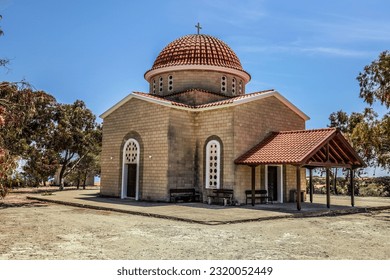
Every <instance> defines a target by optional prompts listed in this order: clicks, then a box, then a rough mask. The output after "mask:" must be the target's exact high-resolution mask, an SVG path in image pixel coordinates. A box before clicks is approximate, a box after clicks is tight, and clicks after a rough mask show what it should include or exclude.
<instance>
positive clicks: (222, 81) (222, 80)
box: [221, 76, 227, 93]
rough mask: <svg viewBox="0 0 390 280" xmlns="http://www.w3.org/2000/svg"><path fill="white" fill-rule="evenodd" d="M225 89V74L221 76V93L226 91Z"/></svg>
mask: <svg viewBox="0 0 390 280" xmlns="http://www.w3.org/2000/svg"><path fill="white" fill-rule="evenodd" d="M226 91H227V78H226V76H222V77H221V93H226Z"/></svg>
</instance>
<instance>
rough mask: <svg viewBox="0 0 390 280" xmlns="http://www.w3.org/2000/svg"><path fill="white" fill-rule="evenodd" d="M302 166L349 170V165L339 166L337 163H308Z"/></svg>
mask: <svg viewBox="0 0 390 280" xmlns="http://www.w3.org/2000/svg"><path fill="white" fill-rule="evenodd" d="M304 166H308V167H309V166H312V167H338V168H341V167H343V168H351V166H352V165H351V164H339V163H332V162H309V163H307V164H304Z"/></svg>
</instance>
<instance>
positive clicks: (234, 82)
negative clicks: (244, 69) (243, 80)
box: [232, 78, 236, 94]
mask: <svg viewBox="0 0 390 280" xmlns="http://www.w3.org/2000/svg"><path fill="white" fill-rule="evenodd" d="M235 93H236V78H233V79H232V94H235Z"/></svg>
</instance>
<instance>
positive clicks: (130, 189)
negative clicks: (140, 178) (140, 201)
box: [127, 164, 137, 197]
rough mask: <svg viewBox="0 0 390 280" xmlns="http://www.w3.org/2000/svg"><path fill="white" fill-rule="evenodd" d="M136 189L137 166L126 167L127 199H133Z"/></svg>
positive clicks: (129, 165)
mask: <svg viewBox="0 0 390 280" xmlns="http://www.w3.org/2000/svg"><path fill="white" fill-rule="evenodd" d="M136 188H137V164H128V165H127V197H135V192H136Z"/></svg>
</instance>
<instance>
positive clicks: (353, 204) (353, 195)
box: [350, 168, 355, 207]
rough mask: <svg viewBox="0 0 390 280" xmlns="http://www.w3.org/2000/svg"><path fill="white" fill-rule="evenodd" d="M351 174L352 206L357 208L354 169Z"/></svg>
mask: <svg viewBox="0 0 390 280" xmlns="http://www.w3.org/2000/svg"><path fill="white" fill-rule="evenodd" d="M350 174H351V178H350V181H351V206H352V207H355V184H354V181H353V177H354V172H353V168H351V169H350Z"/></svg>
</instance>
